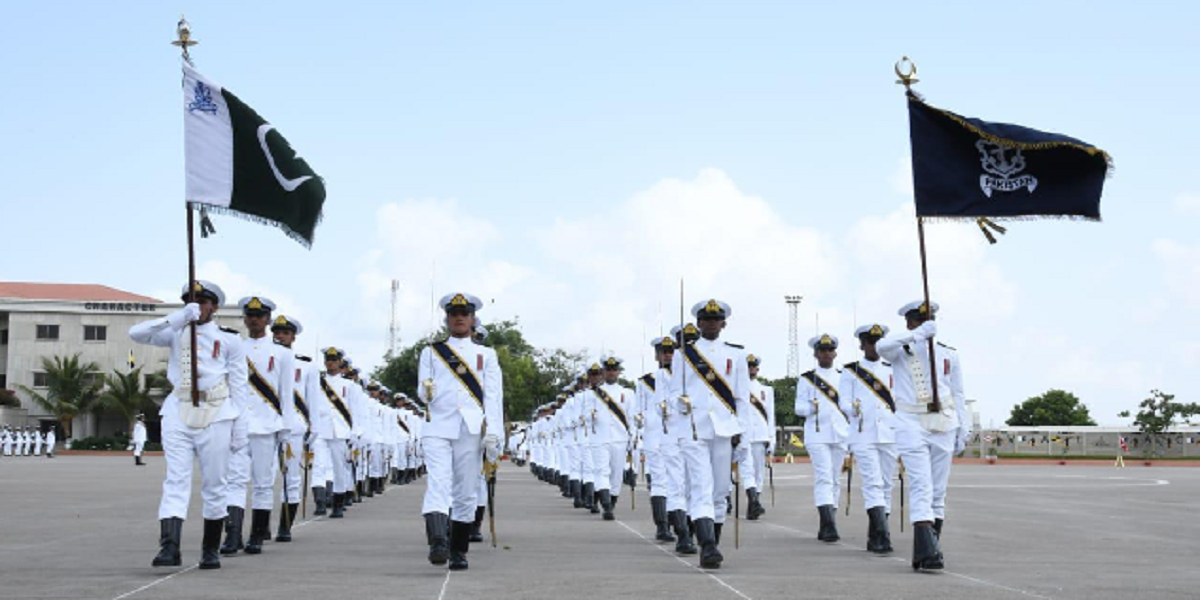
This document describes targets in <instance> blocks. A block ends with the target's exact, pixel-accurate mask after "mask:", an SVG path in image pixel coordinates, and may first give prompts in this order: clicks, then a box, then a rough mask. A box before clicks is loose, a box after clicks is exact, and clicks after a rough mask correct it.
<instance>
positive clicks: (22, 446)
mask: <svg viewBox="0 0 1200 600" xmlns="http://www.w3.org/2000/svg"><path fill="white" fill-rule="evenodd" d="M17 456H29V426H28V425H26V426H25V429H18V430H17Z"/></svg>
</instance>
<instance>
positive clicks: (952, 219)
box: [917, 215, 1103, 223]
mask: <svg viewBox="0 0 1200 600" xmlns="http://www.w3.org/2000/svg"><path fill="white" fill-rule="evenodd" d="M917 216H918V217H920V218H921V220H922V221H925V222H926V223H961V222H964V221H978V220H979V219H981V218H982V219H987V220H989V221H1045V220H1054V221H1092V222H1095V223H1099V222H1101V221H1102V220H1103V219H1101V218H1100V217H1089V216H1086V215H1015V216H1003V215H1001V216H995V215H917Z"/></svg>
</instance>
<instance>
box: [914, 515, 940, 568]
mask: <svg viewBox="0 0 1200 600" xmlns="http://www.w3.org/2000/svg"><path fill="white" fill-rule="evenodd" d="M943 567H944V564H943V562H942V551H941V549H940V548H939V547H938V538H937V535H936V532H935V531H934V529H933V526H932V525H930V524H929V522H928V521H925V522H922V523H917V524H916V525H915V526H914V527H913V557H912V568H913V570H914V571H919V570H926V571H937V570H940V569H942V568H943Z"/></svg>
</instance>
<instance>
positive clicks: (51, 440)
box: [46, 427, 58, 458]
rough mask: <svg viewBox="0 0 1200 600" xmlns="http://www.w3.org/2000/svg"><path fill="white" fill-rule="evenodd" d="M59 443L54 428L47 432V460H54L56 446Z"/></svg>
mask: <svg viewBox="0 0 1200 600" xmlns="http://www.w3.org/2000/svg"><path fill="white" fill-rule="evenodd" d="M56 443H58V434H57V433H56V432H55V431H54V427H51V428H50V431H47V432H46V458H54V444H56Z"/></svg>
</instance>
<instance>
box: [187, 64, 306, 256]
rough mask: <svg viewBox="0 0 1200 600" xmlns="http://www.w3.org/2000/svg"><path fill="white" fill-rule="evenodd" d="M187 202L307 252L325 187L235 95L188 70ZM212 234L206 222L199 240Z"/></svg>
mask: <svg viewBox="0 0 1200 600" xmlns="http://www.w3.org/2000/svg"><path fill="white" fill-rule="evenodd" d="M183 117H184V138H185V142H184V159H185V162H186V166H187V190H186V198H187V200H188V201H189V202H193V203H196V204H200V205H202V210H203V211H208V210H212V211H215V212H218V213H228V214H233V215H235V216H238V217H241V218H244V219H247V220H250V221H254V222H257V223H263V224H268V225H274V226H276V227H278V228H280V229H282V230H283V231H284V233H286V234H287V235H288V236H289V237H291V238H292V239H294V240H296V241H297V242H300V243H301V244H302V245H304V247H306V248H307V247H310V246H312V241H313V232H314V231H315V230H316V228H317V224H318V223H320V221H321V207H322V206H323V205H324V203H325V183H324V182H323V181H322V180H321V177H320V176H318V175H317V174H316V173H315V172H314V171H313V170H312V168H310V167H309V166H308V163H307V162H305V161H304V159H302V158H300V157H299V156H297V155H296V152H295V151H294V150H292V147H291V145H289V144H288V141H287V140H286V139H284V137H283V135H281V134H280V133H279V131H277V130H276V129H275V126H273V125H271V124H270V123H268V122H267V121H266V120H264V119H263V118H262V117H260V116H259V115H258V113H256V112H254V109H252V108H250V107H249V106H247V105H246V104H245V103H243V102H242V101H241V100H239V99H238V98H237V96H234V95H233V94H232V93H230V92H229V90H227V89H224V88H222V87H221V86H220V85H217V84H216V83H213V82H212V81H211V80H209V79H207V78H205V77H204V76H203V75H201V74H200V73H199V72H198V71H196V69H195V68H193V67H192V66H191V65H190V64H188V63H187V62H184V64H183ZM209 231H212V224H211V223H208V222H207V219H204V220H202V222H201V234H202V235H207V233H208V232H209Z"/></svg>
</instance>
